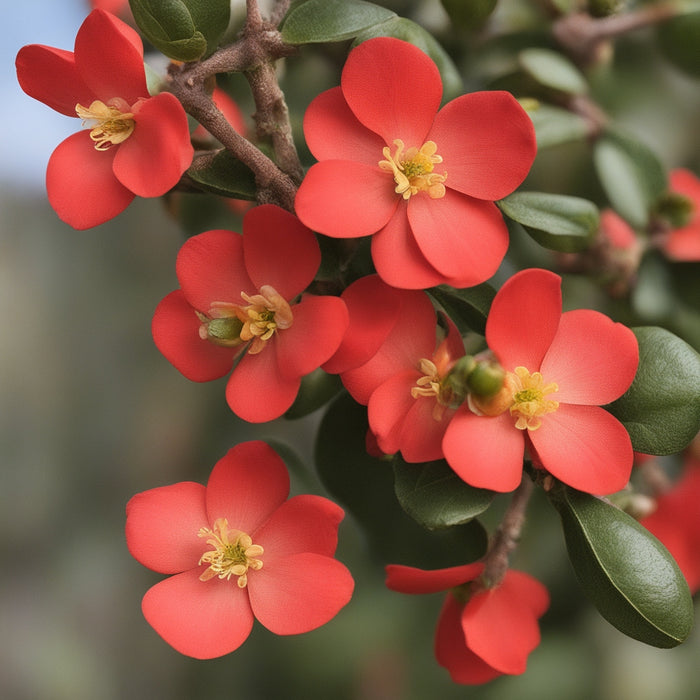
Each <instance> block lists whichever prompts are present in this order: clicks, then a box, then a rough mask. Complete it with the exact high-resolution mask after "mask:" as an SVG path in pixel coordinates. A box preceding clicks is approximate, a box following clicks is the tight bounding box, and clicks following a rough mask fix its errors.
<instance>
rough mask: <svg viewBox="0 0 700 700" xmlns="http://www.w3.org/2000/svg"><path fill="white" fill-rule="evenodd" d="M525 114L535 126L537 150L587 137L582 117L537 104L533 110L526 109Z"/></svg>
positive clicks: (586, 129) (585, 125) (557, 108)
mask: <svg viewBox="0 0 700 700" xmlns="http://www.w3.org/2000/svg"><path fill="white" fill-rule="evenodd" d="M527 113H528V115H529V116H530V119H532V123H533V124H534V126H535V135H536V137H537V148H538V149H540V148H547V147H550V146H558V145H559V144H562V143H570V142H571V141H580V140H581V139H583V138H585V137H586V136H587V135H588V126H587V124H586V121H585V120H584V119H583V117H580V116H579V115H578V114H573V112H569V111H568V110H566V109H562V108H561V107H552V106H551V105H546V104H539V105H538V106H537V107H535V108H533V109H530V108H528V109H527Z"/></svg>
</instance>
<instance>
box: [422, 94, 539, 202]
mask: <svg viewBox="0 0 700 700" xmlns="http://www.w3.org/2000/svg"><path fill="white" fill-rule="evenodd" d="M428 139H429V140H431V141H434V142H435V143H436V144H437V152H438V154H439V155H441V156H442V159H443V162H442V163H441V165H440V168H441V170H445V171H446V172H447V183H446V184H447V185H448V186H449V187H451V188H453V189H455V190H458V191H459V192H463V193H464V194H467V195H469V196H471V197H477V198H479V199H487V200H491V201H494V200H496V199H501V198H502V197H505V196H506V195H508V194H510V193H511V192H513V190H515V189H516V188H517V187H518V186H519V185H520V184H521V183H522V181H523V180H524V179H525V177H526V176H527V174H528V172H529V171H530V167H531V166H532V163H533V161H534V159H535V154H536V152H537V145H536V142H535V129H534V127H533V125H532V121H531V119H530V117H529V116H528V115H527V112H525V110H524V109H523V108H522V107H521V106H520V105H519V104H518V102H517V101H516V99H515V98H514V97H513V96H512V95H511V94H510V93H508V92H501V91H494V92H472V93H470V94H468V95H462V96H461V97H458V98H456V99H454V100H452V101H451V102H449V103H448V104H446V105H445V106H444V107H443V108H442V109H441V110H440V112H439V113H438V115H437V117H436V119H435V124H434V126H433V128H432V129H431V130H430V133H429V134H428Z"/></svg>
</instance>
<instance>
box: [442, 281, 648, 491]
mask: <svg viewBox="0 0 700 700" xmlns="http://www.w3.org/2000/svg"><path fill="white" fill-rule="evenodd" d="M486 342H487V343H488V346H489V348H490V349H491V350H492V351H493V353H494V354H495V355H496V358H497V359H498V361H499V362H500V364H501V365H502V367H503V368H504V369H505V370H506V372H507V375H506V382H505V385H504V387H503V389H502V391H501V392H500V393H499V394H497V395H496V396H495V397H494V398H492V399H491V400H489V401H483V400H482V401H478V400H475V399H474V398H473V397H472V396H470V397H468V402H466V403H465V404H463V405H462V406H461V407H460V408H459V409H458V411H457V413H456V414H455V416H454V418H453V419H452V421H451V422H450V425H449V427H448V428H447V432H446V433H445V439H444V440H443V449H444V452H445V458H446V459H447V461H448V462H449V464H450V466H451V467H452V468H453V469H454V470H455V471H456V472H457V474H459V476H460V477H461V478H462V479H464V481H466V482H467V483H469V484H471V485H473V486H477V487H480V488H486V489H491V490H493V491H503V492H505V491H512V490H513V489H515V488H516V487H517V486H518V484H519V483H520V480H521V478H522V466H523V452H524V450H525V448H527V449H528V450H529V452H530V455H531V457H532V459H533V460H534V461H535V463H536V464H537V465H539V466H542V467H544V469H546V470H547V471H549V472H550V473H551V474H552V475H553V476H555V477H556V478H557V479H560V480H561V481H563V482H565V483H567V484H569V485H570V486H573V487H574V488H576V489H579V490H581V491H587V492H589V493H595V494H607V493H612V492H614V491H618V490H620V489H622V488H623V487H624V486H625V485H626V483H627V481H628V479H629V475H630V472H631V470H632V462H633V452H632V444H631V441H630V437H629V435H628V433H627V431H626V430H625V428H624V426H623V425H622V423H620V422H619V421H618V420H617V419H616V418H614V417H613V416H612V415H611V414H610V413H608V412H607V411H606V410H605V409H603V408H600V406H602V405H605V404H607V403H610V402H611V401H613V400H615V399H617V398H619V397H620V396H621V395H622V394H623V393H624V392H625V391H626V390H627V388H628V387H629V386H630V384H631V383H632V380H633V379H634V376H635V374H636V371H637V364H638V361H639V349H638V346H637V339H636V338H635V336H634V334H633V333H632V331H631V330H630V329H629V328H627V327H625V326H623V325H622V324H619V323H614V322H613V321H611V320H610V319H609V318H608V317H607V316H605V315H603V314H601V313H599V312H597V311H591V310H577V311H567V312H565V313H563V314H562V306H561V278H560V277H559V276H558V275H555V274H554V273H552V272H548V271H546V270H537V269H533V270H524V271H522V272H519V273H518V274H516V275H514V276H513V277H511V278H510V279H509V280H508V281H507V282H506V283H505V284H504V285H503V287H502V288H501V289H500V291H499V292H498V293H497V294H496V297H495V298H494V300H493V304H492V306H491V311H490V313H489V316H488V319H487V323H486Z"/></svg>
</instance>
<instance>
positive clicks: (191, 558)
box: [126, 441, 354, 659]
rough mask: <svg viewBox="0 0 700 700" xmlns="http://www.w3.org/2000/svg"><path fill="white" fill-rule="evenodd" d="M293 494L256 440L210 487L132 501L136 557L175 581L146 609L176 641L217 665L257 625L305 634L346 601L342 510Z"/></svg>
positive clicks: (130, 526) (171, 489) (219, 468)
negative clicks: (340, 548)
mask: <svg viewBox="0 0 700 700" xmlns="http://www.w3.org/2000/svg"><path fill="white" fill-rule="evenodd" d="M288 495H289V475H288V473H287V469H286V467H285V465H284V462H283V461H282V460H281V458H280V457H279V455H277V453H276V452H275V451H274V450H273V449H272V448H271V447H269V446H268V445H267V444H266V443H264V442H260V441H253V442H246V443H242V444H240V445H237V446H236V447H234V448H233V449H232V450H230V451H229V452H228V454H226V456H225V457H223V458H222V459H221V460H219V461H218V462H217V464H216V465H215V467H214V469H213V471H212V473H211V476H210V477H209V481H208V483H207V485H206V487H205V486H202V485H201V484H198V483H194V482H190V481H186V482H181V483H177V484H173V485H171V486H163V487H160V488H155V489H151V490H150V491H144V492H143V493H139V494H137V495H136V496H134V497H133V498H132V499H131V500H130V501H129V503H128V504H127V507H126V512H127V520H126V542H127V546H128V547H129V551H130V552H131V554H132V555H133V556H134V557H135V558H136V559H137V560H138V561H139V562H141V563H142V564H143V565H144V566H147V567H148V568H149V569H153V570H154V571H157V572H159V573H162V574H171V576H170V577H169V578H167V579H164V580H163V581H160V582H159V583H156V584H155V585H154V586H153V587H152V588H151V589H150V590H148V592H147V593H146V595H145V596H144V598H143V605H142V609H143V614H144V616H145V618H146V620H147V621H148V622H149V624H150V625H151V626H152V627H153V628H154V629H155V630H156V632H158V634H160V635H161V637H163V639H165V641H166V642H168V644H170V645H172V646H173V647H174V648H175V649H177V650H178V651H179V652H181V653H183V654H186V655H188V656H193V657H195V658H198V659H211V658H214V657H217V656H222V655H224V654H228V653H229V652H231V651H233V650H234V649H237V648H238V647H239V646H240V645H241V644H242V643H243V642H244V641H245V640H246V639H247V637H248V635H249V634H250V631H251V629H252V627H253V620H254V619H257V620H258V621H259V622H260V623H262V624H263V625H264V626H265V627H267V629H269V630H270V631H271V632H274V633H275V634H282V635H287V634H300V633H302V632H308V631H310V630H313V629H316V628H317V627H319V626H320V625H324V624H325V623H327V622H328V621H329V620H331V619H332V618H333V617H334V616H335V615H336V614H337V613H338V611H339V610H340V609H341V608H342V607H343V606H344V605H345V604H346V603H348V601H349V600H350V597H351V596H352V591H353V587H354V583H353V580H352V577H351V575H350V572H349V571H348V570H347V568H346V567H345V566H344V565H343V564H341V563H340V562H339V561H337V560H336V559H334V558H333V555H334V553H335V549H336V545H337V531H338V525H339V523H340V521H341V520H342V518H343V511H342V510H341V509H340V508H339V507H338V506H336V505H335V504H334V503H332V502H331V501H329V500H328V499H326V498H322V497H321V496H312V495H301V496H294V497H293V498H290V499H289V500H287V497H288Z"/></svg>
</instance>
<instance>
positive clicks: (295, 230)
mask: <svg viewBox="0 0 700 700" xmlns="http://www.w3.org/2000/svg"><path fill="white" fill-rule="evenodd" d="M243 257H244V259H245V265H246V269H247V270H248V274H249V275H250V279H251V280H252V282H253V284H254V285H255V286H256V287H257V288H258V289H260V287H262V286H263V285H264V284H269V285H271V286H272V287H274V288H275V290H277V292H279V293H280V294H281V295H282V296H283V297H284V298H285V299H287V300H291V299H293V298H294V297H295V296H297V294H301V292H303V291H304V290H305V289H306V288H307V287H308V286H309V284H310V283H311V281H312V280H313V278H314V275H315V274H316V272H317V270H318V266H319V265H320V264H321V249H320V248H319V246H318V241H317V240H316V237H315V236H314V234H313V233H312V232H311V231H310V230H309V229H308V228H306V226H304V225H303V224H302V223H301V221H299V219H297V217H296V216H294V215H293V214H290V213H289V212H288V211H285V210H284V209H281V208H280V207H277V206H274V205H273V204H263V205H262V206H259V207H254V208H253V209H250V210H249V211H248V212H247V213H246V215H245V217H244V218H243Z"/></svg>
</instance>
